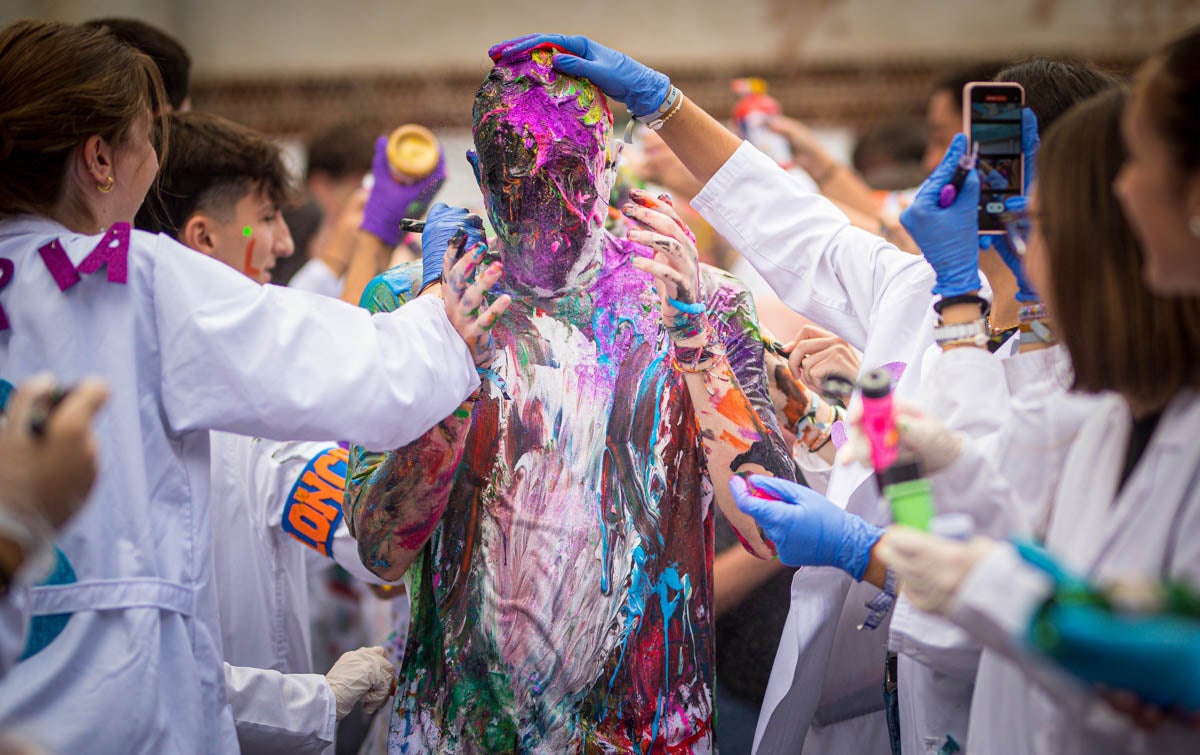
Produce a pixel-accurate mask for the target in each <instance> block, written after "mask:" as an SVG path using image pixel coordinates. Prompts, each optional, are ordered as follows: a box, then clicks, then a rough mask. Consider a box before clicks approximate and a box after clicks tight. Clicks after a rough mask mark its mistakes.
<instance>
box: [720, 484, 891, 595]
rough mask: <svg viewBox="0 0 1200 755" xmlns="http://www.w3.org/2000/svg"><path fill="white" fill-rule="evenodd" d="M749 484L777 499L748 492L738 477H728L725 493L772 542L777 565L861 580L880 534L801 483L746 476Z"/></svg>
mask: <svg viewBox="0 0 1200 755" xmlns="http://www.w3.org/2000/svg"><path fill="white" fill-rule="evenodd" d="M750 484H751V485H754V486H755V487H756V488H758V489H759V490H761V491H763V492H765V493H766V494H768V495H770V496H773V497H775V498H778V499H779V500H767V499H764V498H759V497H757V496H755V495H753V494H751V492H750V488H749V487H748V486H747V485H746V481H745V480H743V479H742V478H741V477H737V476H735V477H733V478H732V479H730V481H729V489H730V490H732V491H733V498H734V500H735V501H736V502H737V506H738V508H739V509H741V510H742V511H743V512H744V513H746V514H749V515H750V516H752V517H754V520H755V521H756V522H758V526H759V527H762V530H763V533H764V534H765V535H766V536H767V537H768V538H769V539H770V540H771V542H773V543H774V544H775V551H776V552H777V553H778V554H779V560H780V561H782V562H783V563H785V564H787V565H788V566H836V567H837V568H839V569H841V570H842V571H844V572H846V573H847V574H849V575H850V576H851V577H854V578H855V579H860V580H861V579H862V577H863V573H865V572H866V570H867V564H868V562H870V560H871V548H872V546H874V545H875V543H876V542H877V541H878V540H879V538H880V537H881V536H882V535H883V530H881V529H879V528H878V527H875V526H873V525H871V524H868V523H867V522H866V520H864V519H863V518H862V517H858V516H855V515H854V514H848V513H846V512H845V511H843V510H842V509H841V508H839V507H838V506H836V505H835V504H833V503H831V502H830V501H829V499H827V498H826V497H825V496H823V495H821V494H820V493H817V492H815V491H813V490H810V489H809V488H806V487H804V486H803V485H797V484H796V483H794V482H788V481H787V480H781V479H779V478H776V477H767V476H764V475H751V476H750Z"/></svg>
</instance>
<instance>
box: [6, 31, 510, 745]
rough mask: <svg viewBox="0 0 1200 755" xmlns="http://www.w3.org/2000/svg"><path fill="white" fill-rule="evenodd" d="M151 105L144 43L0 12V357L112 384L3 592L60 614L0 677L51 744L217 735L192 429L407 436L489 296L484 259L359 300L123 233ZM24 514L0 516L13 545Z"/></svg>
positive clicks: (9, 370) (460, 394)
mask: <svg viewBox="0 0 1200 755" xmlns="http://www.w3.org/2000/svg"><path fill="white" fill-rule="evenodd" d="M161 102H162V85H161V83H160V81H159V78H158V73H157V71H156V70H155V67H154V65H153V63H151V62H150V60H149V58H147V57H146V56H145V55H143V54H141V53H138V52H136V51H134V50H133V49H132V48H130V47H127V46H125V45H124V44H122V43H121V42H120V41H118V40H117V39H116V38H115V37H113V36H112V35H111V34H110V33H109V32H107V31H106V30H104V29H87V28H84V27H79V26H72V25H67V24H62V23H56V22H48V21H18V22H15V23H13V24H11V25H9V26H8V27H6V28H4V29H3V30H0V377H3V378H4V379H6V380H8V381H9V382H12V383H16V382H20V381H23V380H25V379H26V378H28V377H29V376H30V375H32V374H35V373H38V372H42V371H49V372H52V373H53V374H55V375H57V376H58V378H59V379H60V380H63V381H65V382H66V383H67V384H70V383H74V382H76V381H79V380H80V379H81V378H82V377H83V376H84V375H88V374H96V375H99V376H101V377H102V378H104V379H105V380H106V381H107V382H108V384H109V385H110V386H111V391H112V396H111V399H110V401H109V404H108V408H106V409H105V411H104V412H102V414H101V415H100V418H99V423H98V436H99V445H100V451H101V465H100V472H99V475H98V477H97V480H96V485H95V487H94V488H93V490H92V493H91V496H90V500H89V502H88V505H86V506H85V507H84V509H83V510H82V512H81V513H80V514H79V515H78V516H77V517H76V518H75V519H74V520H73V522H72V523H71V524H70V525H68V526H67V527H66V528H65V529H64V530H63V531H62V532H61V533H60V535H59V537H58V539H57V541H56V544H57V546H58V548H59V550H60V551H61V553H62V554H63V556H64V558H63V561H64V562H65V568H64V569H63V570H62V571H63V572H64V573H65V574H66V575H67V576H64V577H63V578H62V579H59V580H58V582H59V584H54V585H38V586H34V587H26V586H23V585H20V584H19V585H17V586H16V591H18V592H20V593H22V596H21V597H20V599H18V600H9V601H6V602H3V603H0V612H3V614H4V615H3V617H0V618H3V619H4V622H3V624H4V625H5V626H13V625H15V624H16V623H15V622H12V621H10V619H11V618H12V617H13V615H14V613H16V614H17V615H18V618H21V613H22V612H23V614H24V618H26V619H27V618H29V617H30V616H33V617H55V619H56V624H57V627H58V628H57V630H56V632H55V633H54V634H53V635H52V636H51V637H49V638H46V637H42V638H40V642H38V643H37V647H38V648H39V649H38V650H37V652H35V653H33V654H32V655H29V656H28V657H27V658H25V659H24V660H23V661H21V662H20V663H18V664H17V665H16V666H15V667H14V668H13V669H12V670H11V672H10V673H9V674H8V675H7V676H6V677H5V678H4V679H3V681H2V682H0V722H3V724H4V725H5V726H7V727H12V728H14V729H17V730H20V731H22V732H24V733H27V734H28V735H30V736H32V737H33V738H35V739H36V740H38V741H39V742H41V743H42V744H44V745H46V746H48V747H49V748H50V749H52V750H54V751H60V752H145V753H199V752H205V753H210V752H236V751H237V749H238V743H237V739H236V737H235V735H234V727H233V720H232V718H231V715H230V711H229V705H228V703H227V701H226V696H225V680H224V676H223V669H222V663H221V648H220V640H219V634H218V629H217V608H216V601H215V595H214V594H213V570H212V563H211V558H212V556H211V553H212V541H211V540H212V535H211V528H210V522H209V516H210V515H209V501H208V481H209V477H210V470H209V450H208V437H209V431H210V430H224V431H227V432H234V433H242V434H246V435H255V436H261V437H267V438H276V439H293V440H321V439H324V438H353V439H355V441H356V442H360V443H362V444H364V445H366V446H368V447H371V448H395V447H398V446H403V445H405V444H407V443H409V442H411V441H412V440H414V439H415V438H417V437H418V436H420V435H421V434H422V433H423V432H424V431H425V430H427V429H429V428H430V427H433V426H434V425H435V424H436V423H437V422H439V421H440V420H442V419H443V418H444V417H446V416H448V415H449V414H451V413H452V412H453V411H454V410H455V409H456V408H457V407H458V406H459V405H460V404H461V403H462V402H463V401H464V400H465V399H467V398H468V397H469V396H470V395H471V394H472V393H473V392H474V391H475V389H476V388H477V386H478V385H479V379H478V376H477V372H476V369H475V368H476V363H475V360H474V359H473V358H472V351H475V352H476V353H477V354H480V355H484V356H486V351H487V344H488V342H489V341H488V337H487V332H486V329H487V327H488V326H489V324H490V322H491V321H492V320H493V319H494V318H495V316H497V315H498V314H499V312H501V311H503V309H504V301H503V300H501V301H499V302H497V303H496V304H493V305H492V306H491V307H490V308H484V307H481V306H480V302H481V300H482V295H483V292H484V291H486V290H487V289H488V288H489V287H490V285H491V284H492V283H494V282H495V280H496V278H497V277H498V275H491V276H490V277H489V276H488V275H480V276H479V278H478V280H477V281H475V282H474V284H473V285H470V286H469V287H468V285H466V284H465V283H464V284H463V285H461V286H447V287H444V288H445V291H444V292H443V294H442V295H443V297H444V299H445V301H444V303H443V301H442V299H440V298H438V296H436V295H435V296H429V297H425V298H423V299H421V300H419V301H416V302H413V303H412V304H411V305H409V306H406V307H404V308H402V309H400V310H397V311H396V312H394V313H389V314H387V315H380V316H376V317H372V316H370V315H369V314H368V313H367V312H366V311H365V310H362V309H359V308H357V307H353V306H350V305H348V304H345V303H342V302H338V301H334V300H331V299H327V298H324V297H319V296H313V295H306V294H302V293H299V292H295V291H289V290H287V289H283V288H277V287H274V286H266V287H261V286H259V285H257V284H256V283H254V282H253V281H251V280H249V279H248V278H245V277H244V276H243V275H241V274H240V273H238V272H237V271H235V270H233V269H232V268H229V267H226V266H225V265H223V264H221V263H220V262H217V261H216V260H213V259H210V258H208V257H205V256H203V255H199V254H196V253H195V252H193V251H191V250H190V249H188V248H186V247H184V246H182V245H180V244H179V243H177V242H175V241H174V240H172V239H170V238H168V237H166V236H155V235H151V234H147V233H143V232H140V231H132V230H131V229H130V223H131V222H132V220H133V218H134V214H135V213H136V211H137V209H138V207H139V206H140V205H141V203H142V201H143V199H144V198H145V195H146V193H147V191H148V190H149V189H150V186H151V184H152V182H153V181H154V176H155V172H156V169H157V164H158V156H157V150H156V148H155V144H154V112H155V111H156V110H157V109H158V107H159V105H160V103H161ZM247 231H250V229H249V228H247ZM246 244H247V258H249V257H250V252H251V251H252V249H253V245H254V244H255V239H254V238H253V234H252V233H250V234H248V236H247V238H246ZM452 247H453V244H452ZM451 256H452V255H447V258H448V259H449V258H450V257H451ZM464 256H465V257H466V258H470V257H471V255H464ZM465 267H466V265H465V264H462V265H459V266H458V267H456V268H454V269H453V270H448V271H447V272H448V273H449V274H450V275H451V276H452V280H456V281H461V280H462V279H463V278H464V277H465ZM468 283H469V281H468ZM481 310H483V311H481ZM464 341H465V342H466V343H464ZM39 534H40V532H39V530H38V527H37V523H36V522H31V521H22V520H15V519H5V520H3V521H0V539H2V540H4V541H5V542H6V543H15V544H16V545H17V547H20V548H32V547H35V546H37V545H38V544H39V542H40V538H39ZM56 574H57V570H56ZM29 647H30V646H27V651H28V648H29ZM367 692H368V690H366V689H365V687H364V688H363V689H359V690H357V694H358V695H359V696H361V695H363V694H365V693H367ZM384 694H386V693H384ZM338 707H339V708H340V707H341V701H340V700H339V705H338Z"/></svg>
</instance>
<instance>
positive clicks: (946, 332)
mask: <svg viewBox="0 0 1200 755" xmlns="http://www.w3.org/2000/svg"><path fill="white" fill-rule="evenodd" d="M933 340H935V341H937V345H938V346H947V345H950V344H974V345H976V346H983V345H985V344H986V343H987V340H988V327H987V320H986V319H985V318H983V317H981V318H979V319H978V320H972V321H970V322H963V323H957V324H955V325H938V326H937V327H935V328H934V329H933Z"/></svg>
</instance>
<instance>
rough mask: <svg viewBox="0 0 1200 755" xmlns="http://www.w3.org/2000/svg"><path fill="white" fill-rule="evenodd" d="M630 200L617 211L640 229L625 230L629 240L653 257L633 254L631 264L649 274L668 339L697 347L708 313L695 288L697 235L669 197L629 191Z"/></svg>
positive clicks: (697, 285) (705, 331)
mask: <svg viewBox="0 0 1200 755" xmlns="http://www.w3.org/2000/svg"><path fill="white" fill-rule="evenodd" d="M630 198H631V199H633V201H634V202H635V203H636V204H633V203H631V204H627V205H625V207H624V208H623V209H622V211H623V212H624V213H625V216H626V217H628V218H629V219H630V220H632V221H634V222H636V223H638V224H639V227H636V228H632V229H630V231H629V234H628V237H629V240H630V241H636V242H638V243H639V244H645V245H646V246H648V247H650V249H652V250H653V251H654V258H653V259H646V258H645V257H634V259H633V266H634V267H636V268H637V269H638V270H641V271H642V272H645V273H649V274H650V275H652V276H654V282H655V286H656V287H657V288H658V293H659V296H660V297H661V301H662V320H663V326H664V327H666V329H667V332H668V334H670V336H671V340H672V341H673V342H674V343H677V344H680V345H684V346H697V345H701V344H702V343H704V342H705V341H707V340H708V338H707V334H708V316H707V314H706V312H705V304H704V292H703V291H702V289H701V286H700V257H699V254H698V253H697V251H696V243H695V242H696V237H695V235H694V234H692V231H691V229H689V228H688V227H687V224H686V223H684V222H683V219H682V218H680V217H679V213H677V212H676V211H675V207H674V205H673V204H672V203H671V198H670V197H669V196H668V195H666V194H660V195H659V196H658V197H657V198H654V197H651V196H650V194H649V193H647V192H645V191H643V190H641V189H634V190H633V191H632V192H630Z"/></svg>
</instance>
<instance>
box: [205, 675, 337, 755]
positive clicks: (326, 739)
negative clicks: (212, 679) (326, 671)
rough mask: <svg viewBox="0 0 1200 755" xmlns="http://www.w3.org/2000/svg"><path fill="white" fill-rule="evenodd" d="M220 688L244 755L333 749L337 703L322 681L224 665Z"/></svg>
mask: <svg viewBox="0 0 1200 755" xmlns="http://www.w3.org/2000/svg"><path fill="white" fill-rule="evenodd" d="M225 688H226V694H227V696H228V698H229V705H230V707H231V708H232V709H233V720H234V724H235V726H236V727H237V737H238V744H239V745H240V746H241V749H242V752H243V753H320V752H323V751H324V750H325V749H326V748H328V747H329V746H330V745H332V744H333V740H334V733H335V732H336V731H337V701H336V700H334V697H333V691H332V690H331V689H330V688H329V682H327V681H326V680H325V677H324V676H321V675H320V674H281V673H279V672H278V671H272V670H270V669H257V668H247V667H245V666H231V665H229V664H228V663H226V664H225Z"/></svg>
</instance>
